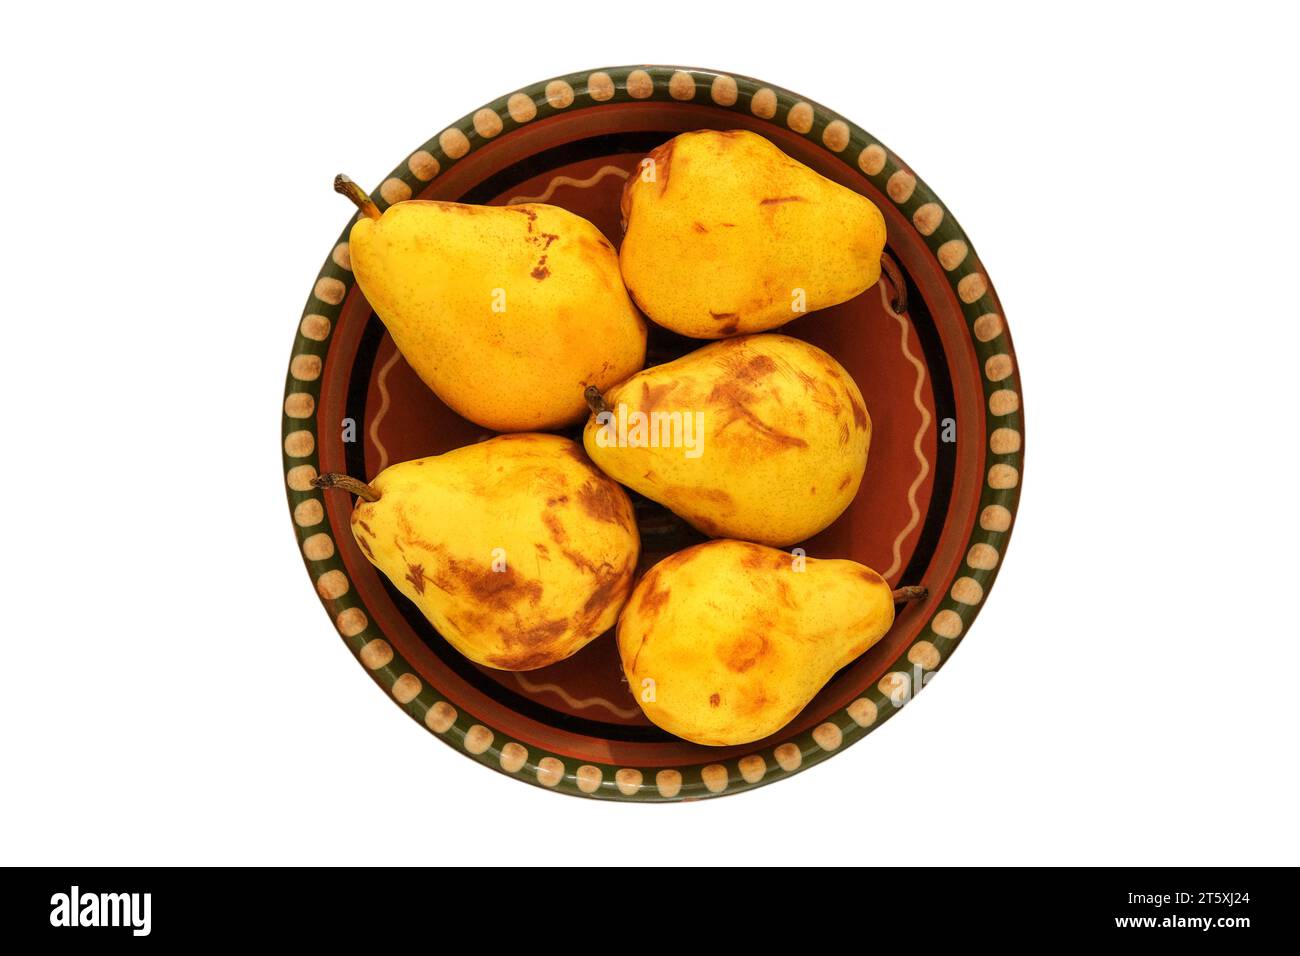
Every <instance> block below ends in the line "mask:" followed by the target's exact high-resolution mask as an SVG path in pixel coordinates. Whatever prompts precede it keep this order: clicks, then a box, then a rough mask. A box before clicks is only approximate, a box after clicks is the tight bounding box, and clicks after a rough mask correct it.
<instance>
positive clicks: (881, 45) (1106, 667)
mask: <svg viewBox="0 0 1300 956" xmlns="http://www.w3.org/2000/svg"><path fill="white" fill-rule="evenodd" d="M26 6H27V7H28V8H29V10H28V12H22V11H21V10H19V9H17V8H15V7H10V8H9V9H8V10H7V12H6V24H5V34H6V43H5V53H4V56H3V57H2V58H0V79H2V80H3V95H2V96H0V110H2V111H3V125H2V126H0V129H3V138H4V141H5V145H4V147H3V152H2V153H0V167H2V169H3V184H4V190H3V199H4V204H5V207H6V212H7V215H6V217H5V228H4V230H3V233H2V234H0V244H3V259H2V260H0V261H3V277H4V287H3V299H2V300H0V301H2V302H3V305H2V306H0V309H2V310H3V316H4V319H3V330H4V352H3V354H4V365H3V368H4V372H3V381H2V387H3V389H4V409H5V410H6V415H5V419H4V426H5V427H4V437H5V439H6V441H5V442H4V448H5V457H4V466H3V467H4V471H5V474H4V480H5V485H6V492H7V508H6V509H5V521H4V529H5V534H4V547H3V549H2V551H0V555H2V556H0V561H3V578H2V580H3V582H4V590H3V606H2V607H0V637H2V639H3V641H4V656H3V664H0V734H2V735H3V736H2V738H0V767H2V768H3V769H2V770H0V773H2V774H3V778H4V779H3V788H2V789H0V811H2V812H0V860H2V861H3V862H6V863H45V864H130V863H163V864H165V863H271V862H275V863H361V862H384V863H404V864H417V863H433V864H444V863H471V862H477V863H489V864H491V863H528V862H545V863H552V862H565V863H575V864H597V863H629V864H637V865H653V864H659V863H702V864H719V863H751V862H795V861H798V862H805V863H831V862H841V863H847V862H854V863H865V864H883V865H894V866H896V865H906V864H934V863H948V864H958V863H1048V864H1103V863H1116V864H1136V863H1143V864H1192V863H1205V864H1227V863H1236V864H1249V863H1290V864H1296V863H1300V852H1298V851H1300V840H1298V837H1297V823H1296V815H1295V812H1294V811H1295V806H1296V801H1297V792H1296V791H1297V787H1296V784H1297V760H1296V730H1297V723H1298V721H1297V711H1296V708H1297V703H1296V701H1297V693H1296V684H1295V681H1296V665H1297V663H1300V660H1298V655H1297V644H1298V643H1300V626H1298V625H1297V613H1298V612H1297V610H1296V593H1297V571H1298V568H1297V560H1296V545H1297V527H1296V525H1297V521H1296V500H1295V498H1296V495H1295V492H1296V476H1295V470H1294V469H1295V464H1296V452H1295V442H1296V411H1297V409H1296V403H1295V401H1294V395H1295V386H1294V383H1295V381H1296V380H1297V373H1296V368H1295V363H1296V346H1297V344H1298V343H1297V333H1296V322H1297V319H1298V318H1300V316H1298V315H1297V312H1298V311H1300V310H1298V309H1297V281H1298V277H1297V268H1298V267H1300V254H1298V242H1297V240H1298V239H1300V234H1298V233H1297V225H1296V222H1297V213H1298V212H1300V208H1298V207H1300V204H1298V203H1297V186H1296V182H1297V174H1296V168H1295V164H1296V162H1297V149H1296V136H1295V129H1296V121H1295V116H1296V103H1295V100H1296V92H1297V78H1296V68H1295V66H1294V62H1295V60H1294V50H1293V45H1294V37H1295V36H1296V29H1295V28H1296V24H1295V23H1294V22H1292V21H1291V17H1290V15H1289V14H1285V13H1282V12H1279V11H1281V10H1282V9H1283V7H1282V5H1280V4H1278V5H1276V6H1274V5H1263V4H1261V5H1258V6H1256V5H1253V4H1249V3H1234V4H1230V5H1227V6H1223V5H1219V4H1216V5H1214V6H1209V5H1206V6H1203V7H1199V8H1198V7H1197V6H1196V5H1189V4H1179V5H1176V6H1171V7H1170V8H1169V9H1167V10H1164V11H1161V10H1159V9H1155V5H1151V6H1152V9H1151V10H1150V11H1148V10H1147V5H1144V4H1135V3H1123V4H1117V5H1107V4H1099V3H1090V4H1085V5H1080V10H1079V12H1077V13H1073V14H1070V13H1062V12H1057V11H1056V9H1055V7H1054V6H1049V5H1042V4H1035V5H1033V6H1032V7H1031V6H1030V5H1027V4H1026V5H1025V6H1024V7H1022V8H1015V7H1009V6H1008V7H1004V6H997V5H995V6H986V5H984V4H975V3H970V2H962V3H957V4H952V5H936V4H926V5H921V4H914V3H906V4H903V3H891V4H846V3H843V2H834V3H820V4H819V3H813V2H807V0H805V2H799V3H793V4H782V5H775V4H773V5H765V4H760V3H756V2H751V3H746V4H740V5H737V4H704V3H695V4H689V5H686V6H682V5H677V6H673V5H663V4H632V3H605V4H570V5H565V4H546V5H543V4H530V5H526V6H525V5H518V6H514V7H512V8H511V12H506V6H505V5H503V4H500V3H491V4H488V3H470V4H438V3H429V2H425V3H420V4H411V5H409V6H397V5H389V4H383V3H373V2H367V3H365V4H362V3H355V4H350V5H337V6H328V5H324V4H314V5H311V6H310V7H308V6H307V5H303V7H302V9H301V11H300V12H297V13H292V12H289V11H287V10H286V11H277V10H276V9H274V8H273V6H272V5H269V4H256V5H247V6H244V5H241V4H238V3H221V4H208V5H205V6H204V8H203V9H202V11H201V12H198V11H187V10H184V9H182V8H181V7H180V5H173V4H169V5H166V6H164V5H161V4H160V5H158V6H156V7H143V6H137V7H134V8H133V12H130V11H127V10H125V9H124V10H122V11H118V12H112V11H110V10H109V9H108V8H107V7H106V6H103V5H101V6H98V7H95V8H90V7H89V6H88V7H87V8H86V9H84V10H81V11H78V10H76V9H75V8H74V7H72V6H69V7H66V8H63V9H58V10H56V9H54V7H53V6H52V5H42V10H43V11H44V12H42V13H41V14H39V15H35V14H33V13H32V12H31V11H32V10H34V9H35V8H36V7H37V4H34V3H29V4H26ZM632 62H656V63H667V64H685V65H692V66H703V67H713V68H718V69H724V70H727V71H731V72H735V73H743V74H748V75H753V76H758V77H762V78H764V79H766V80H768V81H770V82H773V83H776V84H779V85H783V86H786V87H789V88H791V89H793V90H796V91H798V92H800V93H801V94H803V95H805V96H808V97H810V98H812V99H815V100H819V101H821V102H823V103H825V104H827V105H828V106H830V107H831V108H832V109H834V110H836V111H838V112H840V113H842V114H843V115H845V116H848V117H850V118H852V119H854V120H855V121H857V122H859V123H861V124H862V125H863V126H865V127H866V128H867V129H869V130H870V131H871V132H872V133H873V134H875V135H876V136H878V137H880V138H881V139H882V140H883V141H884V142H885V143H887V144H888V145H889V146H890V147H891V148H893V149H895V150H897V151H898V152H899V153H900V154H901V155H902V157H903V158H904V159H905V160H906V161H907V162H909V163H910V164H912V165H913V166H914V167H915V169H916V170H917V171H918V173H919V174H920V175H921V176H922V177H923V178H924V179H925V180H926V181H927V182H928V183H929V184H930V185H931V186H932V187H933V188H934V189H935V190H936V191H937V192H938V194H939V195H940V196H941V197H943V199H944V200H945V201H946V202H947V203H948V204H949V205H950V207H951V208H952V209H953V210H954V211H955V214H956V215H957V217H958V218H959V219H960V220H961V222H962V224H963V226H964V227H965V228H966V230H967V232H968V233H969V234H970V235H971V236H972V238H973V240H974V243H975V245H976V246H977V248H978V250H979V252H980V254H981V256H982V258H983V261H984V264H985V265H986V267H987V268H988V270H989V274H990V276H991V277H992V279H993V281H994V283H995V284H996V287H997V289H998V292H999V294H1000V296H1001V298H1002V302H1003V304H1004V306H1005V309H1006V314H1007V316H1008V321H1009V325H1010V327H1011V329H1012V331H1013V333H1014V335H1015V342H1016V347H1017V350H1018V353H1019V360H1020V366H1021V370H1022V374H1023V381H1024V395H1025V411H1026V419H1027V442H1026V450H1027V462H1026V473H1025V485H1024V494H1023V500H1022V505H1021V510H1020V515H1019V521H1018V524H1017V526H1016V532H1015V536H1014V544H1013V546H1012V547H1011V548H1010V551H1009V553H1008V554H1007V556H1006V559H1005V563H1004V566H1003V568H1002V570H1001V574H1000V577H999V578H998V581H997V586H996V587H995V588H994V590H993V592H992V594H991V596H990V598H989V600H988V601H987V605H986V607H985V608H984V610H983V611H982V613H981V615H980V618H979V621H978V623H977V624H976V625H975V627H974V628H973V630H972V632H971V636H970V637H969V639H968V640H967V641H966V642H965V643H964V644H963V646H962V648H961V651H960V652H959V653H957V654H956V655H955V656H954V658H953V659H952V661H951V663H949V664H947V665H946V666H945V668H944V669H943V671H942V673H941V674H939V675H938V676H937V677H936V678H935V680H934V681H933V683H932V684H931V686H930V687H928V688H927V690H926V692H925V693H924V694H923V695H921V696H920V698H919V699H918V700H917V701H916V702H915V703H914V704H912V705H910V706H909V707H908V710H907V712H906V713H905V714H903V715H899V717H898V719H896V720H893V721H891V722H890V723H889V724H888V725H887V726H885V727H883V728H882V729H881V730H880V731H879V732H877V733H873V734H872V735H871V736H870V737H868V738H867V739H866V740H865V741H864V742H863V743H861V744H859V745H857V746H855V747H854V748H853V749H852V750H850V751H848V752H846V753H844V754H842V755H839V756H837V757H836V758H835V759H833V760H831V761H828V762H827V763H825V764H823V765H821V766H819V767H816V768H814V769H812V770H810V771H809V772H807V773H805V774H802V775H799V776H797V777H795V778H794V779H791V780H789V781H785V782H781V783H779V784H777V785H775V786H771V787H767V788H764V789H762V790H759V791H756V792H753V793H747V794H744V795H740V796H736V797H729V798H726V799H721V800H713V801H704V802H701V803H697V804H692V805H679V806H669V807H664V806H625V805H617V806H616V805H608V804H602V803H598V802H595V801H590V800H576V799H572V798H566V797H562V796H556V795H554V794H550V793H546V792H543V791H541V790H538V789H535V788H532V787H528V786H525V785H521V784H519V783H516V782H513V781H510V780H507V779H505V778H503V777H501V776H499V775H497V774H494V773H491V772H489V771H487V770H485V769H483V768H482V767H480V766H478V765H477V764H475V763H473V762H471V761H469V760H466V759H465V758H464V757H462V756H458V755H457V754H455V753H453V752H452V751H451V750H449V749H448V748H447V747H445V746H444V745H443V744H442V743H441V742H439V741H437V740H435V739H434V738H433V737H432V736H431V735H429V734H428V733H427V732H426V731H425V730H424V729H423V728H421V727H419V726H418V725H416V724H415V723H413V722H412V721H410V720H409V719H407V718H406V717H405V716H403V715H402V714H401V713H400V711H399V710H398V708H397V707H396V706H394V704H393V703H392V701H391V700H389V699H387V698H386V696H385V695H384V694H383V693H382V692H380V691H379V690H378V689H376V688H375V687H374V686H373V685H372V684H371V683H370V681H369V680H368V679H367V677H366V676H365V675H364V673H363V672H362V670H361V669H360V668H359V666H358V665H357V663H356V662H355V660H354V659H353V658H352V656H351V655H350V654H349V653H348V651H347V650H346V648H345V647H344V645H343V644H342V642H341V641H340V640H339V639H338V637H337V635H336V634H335V632H334V631H333V628H332V627H331V624H330V621H329V620H328V618H327V616H326V615H325V613H324V612H323V611H322V609H321V607H320V605H319V603H318V601H317V598H316V595H315V594H314V593H313V589H312V587H311V583H310V581H309V579H308V577H307V575H306V574H305V573H304V570H303V567H302V563H301V561H300V559H299V556H298V553H297V548H296V545H295V540H294V535H293V532H292V528H291V524H290V521H289V518H288V514H287V510H286V507H285V496H284V490H283V477H282V474H281V464H280V449H279V446H280V439H279V423H280V405H281V399H282V389H283V381H284V374H285V368H286V364H287V361H288V358H289V350H290V345H291V342H292V339H293V335H294V330H295V327H296V324H297V320H298V316H299V314H300V310H301V308H302V304H303V301H304V300H305V297H306V294H307V292H308V290H309V288H310V285H311V282H312V280H313V278H314V277H315V275H316V270H317V268H318V267H319V265H320V263H321V261H322V260H323V258H324V257H325V255H326V254H327V253H328V251H329V249H330V248H331V244H332V242H333V240H334V237H335V236H336V235H337V233H338V232H339V230H340V229H341V228H342V226H343V224H344V222H345V220H346V219H347V217H348V215H349V210H348V208H347V206H346V203H344V201H343V200H342V199H341V198H340V197H338V196H335V195H334V194H333V193H332V192H331V191H330V180H331V177H332V176H333V175H334V173H336V172H338V171H340V170H346V171H347V172H348V173H350V174H351V175H352V176H353V178H355V179H357V180H358V181H359V182H361V183H364V184H367V186H373V185H374V184H375V183H377V182H378V181H379V180H380V179H381V178H382V177H383V176H384V175H385V174H386V173H387V172H388V170H389V169H391V168H392V167H393V166H394V165H396V164H397V163H398V162H399V161H400V160H401V159H402V158H403V157H405V156H406V155H407V154H408V153H409V152H410V151H411V150H412V149H413V148H415V147H416V146H417V145H419V144H420V143H422V142H423V141H424V140H425V139H426V138H428V137H430V136H432V135H433V134H435V133H437V132H438V131H440V130H441V129H443V128H444V127H445V126H446V125H447V124H448V123H449V122H450V121H452V120H454V119H455V118H457V117H459V116H461V115H463V114H465V113H467V112H470V111H472V110H473V109H476V108H477V107H479V106H480V105H482V104H483V103H484V102H486V101H488V100H489V99H492V98H493V97H496V96H498V95H500V94H503V93H507V92H510V91H513V90H515V89H518V88H519V87H522V86H524V85H526V84H528V83H530V82H532V81H534V80H538V79H541V78H545V77H549V76H553V75H558V74H562V73H567V72H570V71H575V70H581V69H586V68H595V67H598V66H607V65H617V64H623V63H632Z"/></svg>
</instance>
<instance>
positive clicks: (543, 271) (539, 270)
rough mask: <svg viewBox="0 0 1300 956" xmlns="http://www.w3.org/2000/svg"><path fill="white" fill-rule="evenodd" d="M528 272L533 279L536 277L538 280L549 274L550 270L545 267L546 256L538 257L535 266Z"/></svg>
mask: <svg viewBox="0 0 1300 956" xmlns="http://www.w3.org/2000/svg"><path fill="white" fill-rule="evenodd" d="M528 274H529V275H530V276H532V277H533V278H534V279H536V280H537V281H538V282H541V281H542V280H543V279H545V278H546V277H547V276H549V275H550V274H551V270H550V269H549V268H547V265H546V256H542V257H541V258H540V259H538V260H537V266H536V267H535V268H534V269H533V271H532V272H530V273H528Z"/></svg>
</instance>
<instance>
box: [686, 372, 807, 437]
mask: <svg viewBox="0 0 1300 956" xmlns="http://www.w3.org/2000/svg"><path fill="white" fill-rule="evenodd" d="M769 361H770V360H769ZM749 399H750V393H749V390H748V389H746V388H744V387H743V386H741V385H739V384H737V383H735V382H719V383H718V384H717V385H715V386H714V387H713V391H711V392H710V393H709V397H708V399H707V400H708V401H709V402H710V403H716V404H719V405H725V406H726V407H727V408H728V409H729V410H730V411H731V412H732V416H731V418H730V419H729V420H728V421H727V422H726V423H725V425H730V424H731V423H732V422H736V421H741V420H743V421H745V422H746V423H747V424H748V425H749V426H750V428H751V429H752V430H753V431H754V432H755V433H756V434H757V435H758V436H759V437H761V438H764V439H766V440H767V441H769V442H771V443H772V444H775V445H779V446H783V447H788V448H807V447H808V442H807V441H805V440H804V439H802V438H799V437H798V436H796V435H787V434H786V433H785V432H780V431H777V430H776V429H775V428H773V427H772V426H771V425H769V424H767V422H765V421H763V420H762V419H761V418H759V417H758V415H756V414H755V413H754V411H753V409H751V408H750V407H749ZM725 425H724V427H725Z"/></svg>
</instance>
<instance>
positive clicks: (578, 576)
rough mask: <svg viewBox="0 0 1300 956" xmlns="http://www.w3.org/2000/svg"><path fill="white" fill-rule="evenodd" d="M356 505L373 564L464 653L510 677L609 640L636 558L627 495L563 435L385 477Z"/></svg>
mask: <svg viewBox="0 0 1300 956" xmlns="http://www.w3.org/2000/svg"><path fill="white" fill-rule="evenodd" d="M313 484H315V485H317V487H323V488H341V489H343V490H345V491H350V492H352V493H353V494H356V495H357V496H358V498H359V499H360V500H358V501H357V503H356V507H354V508H353V510H352V535H353V537H354V538H355V539H356V542H357V546H358V547H359V548H360V549H361V551H362V552H363V553H364V554H365V556H366V558H367V559H368V560H369V561H370V563H371V564H373V565H374V566H375V567H377V568H378V569H379V570H380V571H381V572H383V574H384V575H385V576H386V577H387V578H388V580H389V581H391V582H392V583H393V584H394V585H395V586H396V587H397V589H398V590H399V591H401V592H402V594H404V595H406V597H407V598H409V599H410V600H411V601H412V602H414V604H415V605H416V607H418V608H419V609H420V612H421V613H422V614H423V615H424V616H425V617H426V618H428V620H429V622H430V623H431V624H433V626H434V627H436V628H437V629H438V632H439V633H440V634H441V635H442V636H443V637H444V638H446V639H447V641H448V643H450V644H451V645H452V646H453V647H454V648H456V650H458V651H460V652H461V653H462V654H464V655H465V656H466V657H468V658H469V659H470V660H472V661H474V662H475V663H478V664H482V665H484V666H486V667H494V668H497V669H499V670H507V671H526V670H534V669H536V668H538V667H545V666H547V665H548V664H554V663H555V662H556V661H560V660H563V659H564V658H566V657H569V656H570V655H572V654H574V653H575V652H577V651H578V650H580V649H581V648H583V647H584V646H586V645H587V644H588V643H589V642H590V641H592V640H594V639H595V638H597V637H599V636H600V635H601V634H603V633H604V632H605V631H607V630H609V628H611V627H612V626H613V625H614V622H615V621H616V620H617V619H618V612H619V610H620V609H621V608H622V606H623V602H624V601H625V600H626V599H627V596H628V594H629V593H630V592H631V590H632V576H633V573H634V571H635V569H636V562H637V557H638V556H639V554H640V550H641V541H640V536H639V535H638V533H637V528H636V521H635V519H634V516H633V513H632V504H631V502H630V501H629V500H628V497H627V493H626V492H624V491H623V489H622V488H620V487H619V486H618V485H617V484H615V483H614V482H613V481H611V480H610V479H608V478H606V477H605V476H604V475H602V474H601V473H600V472H599V471H597V470H596V469H595V468H594V467H592V465H591V462H589V461H588V460H587V457H586V456H585V455H584V454H583V453H582V449H580V448H579V447H578V446H577V444H575V443H574V442H572V441H570V440H569V439H567V438H561V437H560V436H558V435H539V434H514V435H501V436H499V437H497V438H493V439H491V440H489V441H485V442H480V443H479V444H476V445H467V446H465V447H463V448H457V449H455V450H454V451H449V452H447V453H446V454H442V455H436V456H433V457H431V458H419V459H415V460H414V461H406V462H402V463H400V464H396V465H391V466H389V467H388V468H385V469H384V470H383V471H381V472H380V473H379V474H378V475H377V476H376V477H375V478H374V480H373V481H371V482H370V483H369V484H366V483H362V482H360V481H357V480H356V479H353V478H349V477H348V476H346V475H335V474H325V475H321V476H320V477H319V478H317V479H315V481H313Z"/></svg>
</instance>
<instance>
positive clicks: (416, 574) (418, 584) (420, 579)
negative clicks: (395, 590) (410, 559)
mask: <svg viewBox="0 0 1300 956" xmlns="http://www.w3.org/2000/svg"><path fill="white" fill-rule="evenodd" d="M406 580H408V581H410V582H411V587H413V588H415V593H416V594H423V593H424V565H422V564H408V565H407V566H406Z"/></svg>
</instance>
